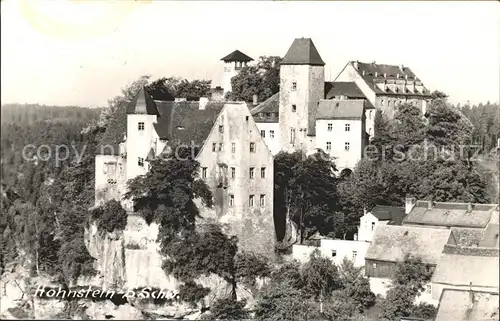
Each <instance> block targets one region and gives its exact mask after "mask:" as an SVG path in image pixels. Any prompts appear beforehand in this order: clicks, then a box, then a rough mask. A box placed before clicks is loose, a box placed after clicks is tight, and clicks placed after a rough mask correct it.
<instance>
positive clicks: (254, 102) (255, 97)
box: [252, 95, 258, 106]
mask: <svg viewBox="0 0 500 321" xmlns="http://www.w3.org/2000/svg"><path fill="white" fill-rule="evenodd" d="M252 98H253V105H254V106H255V105H257V104H258V96H257V95H253V96H252Z"/></svg>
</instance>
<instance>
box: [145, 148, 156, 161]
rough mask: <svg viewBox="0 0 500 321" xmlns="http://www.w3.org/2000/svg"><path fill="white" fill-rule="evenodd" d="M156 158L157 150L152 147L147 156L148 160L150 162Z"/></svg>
mask: <svg viewBox="0 0 500 321" xmlns="http://www.w3.org/2000/svg"><path fill="white" fill-rule="evenodd" d="M154 159H155V151H154V150H153V149H152V148H151V149H150V150H149V153H148V156H146V161H147V162H150V161H152V160H154Z"/></svg>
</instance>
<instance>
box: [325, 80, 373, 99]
mask: <svg viewBox="0 0 500 321" xmlns="http://www.w3.org/2000/svg"><path fill="white" fill-rule="evenodd" d="M328 87H329V88H326V86H325V89H328V91H326V90H325V98H326V99H332V98H333V97H335V96H347V97H348V98H354V99H355V98H359V99H366V96H365V95H364V94H363V92H362V91H361V89H359V87H358V85H356V83H355V82H354V81H336V82H331V83H330V85H329V86H328Z"/></svg>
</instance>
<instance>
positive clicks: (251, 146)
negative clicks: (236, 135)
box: [250, 143, 255, 153]
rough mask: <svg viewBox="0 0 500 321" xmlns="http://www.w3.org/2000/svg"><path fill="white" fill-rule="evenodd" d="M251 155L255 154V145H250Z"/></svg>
mask: <svg viewBox="0 0 500 321" xmlns="http://www.w3.org/2000/svg"><path fill="white" fill-rule="evenodd" d="M250 153H255V143H250Z"/></svg>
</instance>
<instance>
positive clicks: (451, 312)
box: [434, 289, 499, 321]
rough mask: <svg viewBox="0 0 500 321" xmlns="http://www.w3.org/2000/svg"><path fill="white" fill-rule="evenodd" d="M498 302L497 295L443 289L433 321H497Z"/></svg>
mask: <svg viewBox="0 0 500 321" xmlns="http://www.w3.org/2000/svg"><path fill="white" fill-rule="evenodd" d="M471 294H472V295H471ZM471 299H472V300H471ZM498 301H499V297H498V293H489V292H478V291H474V292H470V291H465V290H454V289H444V290H443V292H442V293H441V298H440V300H439V306H438V310H437V314H436V318H435V319H434V320H435V321H450V320H457V321H480V320H484V321H494V320H497V321H498V320H499V310H498V309H499V303H498ZM472 302H473V303H472Z"/></svg>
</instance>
